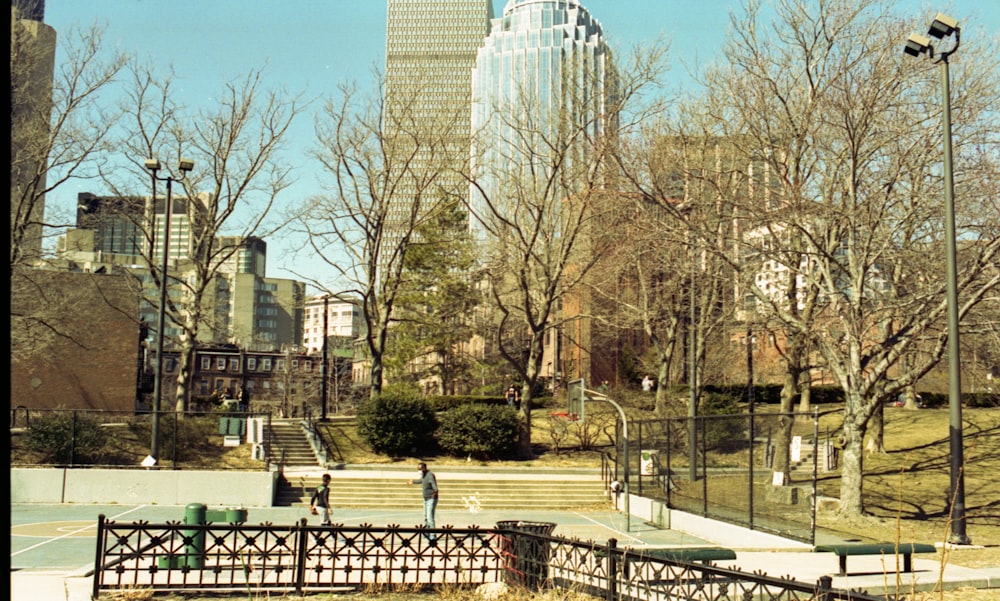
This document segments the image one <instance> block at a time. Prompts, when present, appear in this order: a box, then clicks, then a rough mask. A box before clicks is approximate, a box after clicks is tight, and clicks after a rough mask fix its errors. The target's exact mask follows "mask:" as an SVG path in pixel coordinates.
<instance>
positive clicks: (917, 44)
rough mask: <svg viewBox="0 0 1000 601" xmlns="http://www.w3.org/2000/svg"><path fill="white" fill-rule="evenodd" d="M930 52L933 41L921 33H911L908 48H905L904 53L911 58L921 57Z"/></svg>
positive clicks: (907, 42)
mask: <svg viewBox="0 0 1000 601" xmlns="http://www.w3.org/2000/svg"><path fill="white" fill-rule="evenodd" d="M930 50H931V39H930V38H929V37H927V36H924V35H920V34H919V33H911V34H910V37H909V38H907V39H906V46H905V47H904V48H903V52H905V53H906V54H909V55H910V56H920V55H921V54H923V53H925V52H929V51H930Z"/></svg>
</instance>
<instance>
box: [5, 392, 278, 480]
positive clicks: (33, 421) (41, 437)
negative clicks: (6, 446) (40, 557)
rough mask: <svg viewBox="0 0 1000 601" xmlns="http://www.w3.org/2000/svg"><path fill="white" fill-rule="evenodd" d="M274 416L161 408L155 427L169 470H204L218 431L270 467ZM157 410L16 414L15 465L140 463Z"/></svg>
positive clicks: (12, 427) (29, 411) (13, 428)
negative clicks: (180, 412) (244, 444)
mask: <svg viewBox="0 0 1000 601" xmlns="http://www.w3.org/2000/svg"><path fill="white" fill-rule="evenodd" d="M248 424H250V426H252V427H248ZM270 425H271V415H270V414H268V413H249V412H241V411H210V412H197V411H189V412H186V413H184V414H183V416H179V415H178V414H177V413H175V412H172V411H171V412H166V411H165V412H161V413H160V414H159V415H158V416H157V419H156V423H155V431H156V440H157V445H156V446H157V448H158V453H157V454H158V455H159V457H157V460H158V462H159V465H160V467H163V468H172V469H180V468H199V467H212V468H213V469H219V468H220V467H222V466H219V465H216V464H211V465H208V466H205V465H204V461H205V458H206V456H207V455H208V454H207V453H206V451H209V450H211V451H213V453H212V454H211V455H212V456H214V451H215V447H216V446H217V445H218V442H217V440H218V439H217V438H215V437H214V435H218V434H221V435H223V436H224V437H227V438H233V439H234V440H235V442H236V444H237V446H238V444H241V443H242V441H244V440H245V441H247V442H250V443H253V450H252V451H251V453H252V457H253V458H254V459H257V460H259V461H260V462H261V463H260V466H261V469H268V468H269V463H268V462H269V461H270V458H269V453H268V449H269V448H270V446H271V441H270ZM153 432H154V416H153V414H151V413H135V412H131V411H109V410H88V409H27V408H25V407H16V408H13V409H11V415H10V433H11V436H10V441H11V442H10V448H11V465H14V466H18V465H20V466H52V467H135V466H136V465H137V464H139V463H140V462H141V461H142V460H143V458H144V457H145V456H146V454H147V453H151V452H152V446H153V444H152V443H153Z"/></svg>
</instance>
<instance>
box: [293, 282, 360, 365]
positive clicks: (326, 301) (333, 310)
mask: <svg viewBox="0 0 1000 601" xmlns="http://www.w3.org/2000/svg"><path fill="white" fill-rule="evenodd" d="M324 312H325V313H326V315H325V317H324ZM304 314H305V317H304V324H305V327H304V329H303V334H302V346H303V347H304V348H305V351H306V352H307V353H318V352H320V351H322V350H323V336H324V325H325V335H326V337H327V339H330V338H337V339H345V340H346V341H347V345H346V346H347V347H350V346H351V345H352V344H353V341H354V339H355V338H357V337H359V336H362V335H363V334H364V332H365V320H364V316H362V314H361V306H360V304H359V303H358V302H346V301H342V300H336V299H330V298H329V297H327V296H325V295H322V294H321V295H317V296H313V297H310V298H309V299H308V300H307V301H306V303H305V311H304ZM335 346H337V347H340V346H343V345H341V344H335ZM328 350H329V340H328Z"/></svg>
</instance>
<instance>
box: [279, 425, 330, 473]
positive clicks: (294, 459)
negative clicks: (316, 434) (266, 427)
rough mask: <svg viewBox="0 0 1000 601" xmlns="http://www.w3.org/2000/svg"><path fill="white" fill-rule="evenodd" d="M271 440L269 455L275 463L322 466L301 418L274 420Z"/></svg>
mask: <svg viewBox="0 0 1000 601" xmlns="http://www.w3.org/2000/svg"><path fill="white" fill-rule="evenodd" d="M265 440H267V437H265ZM270 442H271V448H270V449H268V456H269V457H270V458H271V461H272V462H273V463H280V464H282V465H292V466H318V467H322V464H321V463H320V461H319V458H318V457H316V453H315V451H313V448H312V445H311V444H309V438H308V437H307V436H306V431H305V430H304V429H303V428H302V424H301V422H300V421H299V420H288V421H285V420H272V421H271V438H270Z"/></svg>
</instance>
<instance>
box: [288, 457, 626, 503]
mask: <svg viewBox="0 0 1000 601" xmlns="http://www.w3.org/2000/svg"><path fill="white" fill-rule="evenodd" d="M431 469H432V470H433V471H434V474H435V475H436V476H437V481H438V486H439V487H440V489H441V496H440V499H439V501H438V509H458V510H470V509H548V510H566V509H571V508H593V507H595V506H598V505H606V504H607V503H608V502H609V499H608V496H607V494H606V489H605V485H604V482H603V480H602V479H601V477H600V472H599V471H598V470H545V469H537V468H523V469H520V470H516V471H509V472H499V471H495V470H488V469H487V470H483V471H472V470H461V469H460V468H444V467H442V468H437V469H436V468H434V466H431ZM328 473H329V474H330V475H331V476H332V480H331V488H330V503H331V504H332V505H333V507H334V508H336V507H362V508H364V507H367V508H380V509H381V508H398V507H413V506H419V505H420V503H421V496H420V487H418V486H416V485H412V484H409V481H410V480H413V479H415V478H417V476H418V474H417V471H416V469H413V468H405V469H392V470H389V469H379V468H366V467H365V466H358V467H356V468H346V469H344V470H331V471H330V472H328ZM321 476H322V474H321V473H320V472H315V471H310V472H309V473H304V472H303V473H294V472H285V473H283V474H282V475H281V476H280V478H279V482H278V488H277V493H276V499H275V502H274V504H275V505H276V506H286V507H287V506H294V505H308V504H309V499H310V497H311V496H312V491H313V490H315V489H316V486H317V485H318V484H319V483H320V478H321Z"/></svg>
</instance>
